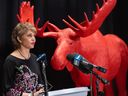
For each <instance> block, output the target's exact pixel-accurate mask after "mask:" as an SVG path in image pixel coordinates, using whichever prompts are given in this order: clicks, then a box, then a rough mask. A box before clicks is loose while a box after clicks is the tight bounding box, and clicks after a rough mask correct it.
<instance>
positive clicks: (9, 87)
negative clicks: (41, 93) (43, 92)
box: [4, 54, 43, 96]
mask: <svg viewBox="0 0 128 96" xmlns="http://www.w3.org/2000/svg"><path fill="white" fill-rule="evenodd" d="M40 68H41V67H40V66H39V64H38V63H37V62H36V56H35V55H34V54H31V57H30V58H29V59H28V60H23V59H19V58H17V57H14V56H12V55H9V56H8V57H7V58H6V60H5V64H4V92H5V94H6V96H21V95H22V93H23V92H26V93H31V92H32V91H34V90H38V89H39V88H40V87H43V81H42V77H41V76H42V74H41V71H40V70H41V69H40Z"/></svg>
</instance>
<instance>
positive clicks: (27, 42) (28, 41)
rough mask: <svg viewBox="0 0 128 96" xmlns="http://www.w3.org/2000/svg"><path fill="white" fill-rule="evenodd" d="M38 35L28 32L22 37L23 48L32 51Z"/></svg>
mask: <svg viewBox="0 0 128 96" xmlns="http://www.w3.org/2000/svg"><path fill="white" fill-rule="evenodd" d="M35 35H36V33H34V32H32V31H28V32H26V33H25V34H23V35H22V37H21V43H20V44H21V47H24V48H27V49H32V48H34V45H35V42H36V38H35Z"/></svg>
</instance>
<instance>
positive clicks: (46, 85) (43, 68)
mask: <svg viewBox="0 0 128 96" xmlns="http://www.w3.org/2000/svg"><path fill="white" fill-rule="evenodd" d="M41 63H42V74H43V75H44V91H45V92H44V96H48V84H47V76H46V70H45V67H46V65H45V63H44V62H43V61H42V60H41Z"/></svg>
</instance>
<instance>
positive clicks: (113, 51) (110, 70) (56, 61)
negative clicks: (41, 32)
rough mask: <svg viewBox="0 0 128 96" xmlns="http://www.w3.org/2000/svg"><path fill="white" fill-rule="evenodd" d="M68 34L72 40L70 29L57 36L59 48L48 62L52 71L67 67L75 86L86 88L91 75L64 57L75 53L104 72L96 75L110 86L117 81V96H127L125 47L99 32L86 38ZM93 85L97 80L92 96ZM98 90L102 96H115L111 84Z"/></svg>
mask: <svg viewBox="0 0 128 96" xmlns="http://www.w3.org/2000/svg"><path fill="white" fill-rule="evenodd" d="M63 31H64V32H63ZM66 33H67V34H66ZM69 33H70V34H71V33H72V36H73V35H74V32H73V30H71V29H69V28H67V29H64V30H61V31H60V32H58V34H59V38H58V39H57V44H58V46H57V48H56V50H55V52H54V55H53V56H52V59H51V65H52V67H53V68H54V69H55V70H63V69H64V68H65V67H66V68H67V69H68V70H69V72H70V74H71V77H72V80H73V81H74V83H75V84H76V86H89V85H90V74H85V73H83V72H81V71H80V70H79V69H78V68H76V67H74V66H73V65H72V64H71V63H70V62H69V61H67V59H66V56H67V54H72V53H74V52H76V53H79V54H81V55H82V56H84V57H85V58H86V59H87V60H88V61H90V62H91V63H93V64H95V65H98V66H101V67H104V68H106V69H107V72H106V73H101V72H98V71H97V73H98V74H99V75H101V77H103V78H105V79H107V80H109V81H110V83H111V81H112V80H113V79H114V78H116V84H117V88H118V92H119V96H126V93H127V91H126V73H127V64H128V61H127V58H128V49H127V45H126V44H125V43H124V42H123V41H122V40H121V39H120V38H118V37H117V36H115V35H112V34H108V35H105V36H103V35H102V34H101V32H100V31H98V30H97V31H96V32H95V33H93V34H92V35H90V36H88V37H86V38H83V37H77V36H75V35H74V37H75V38H73V37H72V36H71V37H70V35H69ZM45 35H47V34H45ZM95 81H96V78H95V77H94V80H93V88H94V94H95V95H96V93H95V92H96V90H95V87H96V85H95ZM120 82H121V83H120ZM99 90H100V91H103V90H105V91H106V93H105V94H106V95H105V96H114V93H112V92H113V91H112V85H111V84H110V85H106V87H104V84H102V83H101V82H100V85H99ZM95 95H94V96H95Z"/></svg>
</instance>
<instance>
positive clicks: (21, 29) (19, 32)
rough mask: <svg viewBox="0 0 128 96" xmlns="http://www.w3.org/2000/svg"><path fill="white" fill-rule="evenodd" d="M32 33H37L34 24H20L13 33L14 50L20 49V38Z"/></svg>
mask: <svg viewBox="0 0 128 96" xmlns="http://www.w3.org/2000/svg"><path fill="white" fill-rule="evenodd" d="M28 31H32V32H34V33H37V30H36V28H35V27H34V25H33V24H31V23H29V22H24V23H18V24H17V25H16V27H15V28H14V29H13V31H12V43H13V45H14V48H15V49H17V48H20V42H19V41H18V39H17V37H18V38H21V37H22V36H23V35H24V34H25V33H26V32H28Z"/></svg>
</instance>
